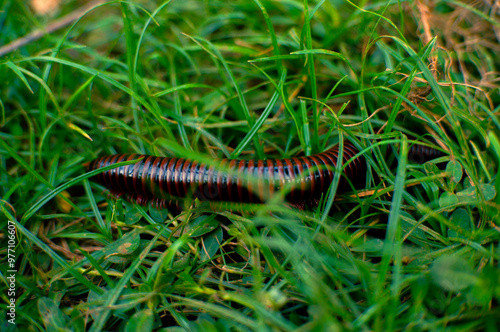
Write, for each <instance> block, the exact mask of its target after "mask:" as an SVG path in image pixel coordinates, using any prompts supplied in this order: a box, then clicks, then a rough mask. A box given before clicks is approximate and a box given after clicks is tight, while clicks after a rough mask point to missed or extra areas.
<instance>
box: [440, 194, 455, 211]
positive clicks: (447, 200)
mask: <svg viewBox="0 0 500 332" xmlns="http://www.w3.org/2000/svg"><path fill="white" fill-rule="evenodd" d="M457 203H458V198H457V195H455V194H452V193H449V192H447V191H446V192H444V193H443V194H442V195H441V197H439V206H440V207H442V208H445V207H448V206H452V205H455V204H457Z"/></svg>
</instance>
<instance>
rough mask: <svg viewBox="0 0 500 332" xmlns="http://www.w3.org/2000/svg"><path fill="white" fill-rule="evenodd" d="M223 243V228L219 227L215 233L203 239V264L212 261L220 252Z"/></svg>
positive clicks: (201, 257)
mask: <svg viewBox="0 0 500 332" xmlns="http://www.w3.org/2000/svg"><path fill="white" fill-rule="evenodd" d="M221 243H222V228H221V227H218V228H217V229H215V230H214V231H213V232H211V233H209V234H207V235H206V236H205V237H203V242H202V247H201V256H200V260H201V261H202V262H204V261H206V260H209V259H212V257H213V256H214V255H215V253H216V252H217V251H218V250H219V248H220V246H221Z"/></svg>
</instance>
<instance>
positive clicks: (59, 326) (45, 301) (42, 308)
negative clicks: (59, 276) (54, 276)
mask: <svg viewBox="0 0 500 332" xmlns="http://www.w3.org/2000/svg"><path fill="white" fill-rule="evenodd" d="M37 305H38V311H39V312H40V317H41V318H42V320H43V323H44V325H45V328H46V329H47V331H71V329H70V328H69V322H70V319H69V317H68V316H67V315H65V314H64V313H63V312H62V311H61V309H59V307H58V306H57V305H56V303H55V302H54V300H52V299H50V298H48V297H42V298H40V299H39V300H38V302H37Z"/></svg>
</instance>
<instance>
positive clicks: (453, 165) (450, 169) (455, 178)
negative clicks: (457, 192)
mask: <svg viewBox="0 0 500 332" xmlns="http://www.w3.org/2000/svg"><path fill="white" fill-rule="evenodd" d="M446 174H448V178H449V179H450V181H451V182H452V183H454V184H455V185H456V184H457V183H459V182H460V180H461V179H462V174H463V170H462V165H460V163H459V162H458V161H456V160H450V161H449V162H448V164H446ZM455 185H453V187H455Z"/></svg>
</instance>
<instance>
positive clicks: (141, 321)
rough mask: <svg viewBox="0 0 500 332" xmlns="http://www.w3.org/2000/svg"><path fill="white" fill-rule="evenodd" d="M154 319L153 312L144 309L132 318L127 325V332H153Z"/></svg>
mask: <svg viewBox="0 0 500 332" xmlns="http://www.w3.org/2000/svg"><path fill="white" fill-rule="evenodd" d="M153 318H154V317H153V311H151V309H142V310H140V311H138V312H136V313H135V314H133V315H132V317H130V319H129V320H128V322H127V324H126V325H125V331H126V332H134V331H141V332H142V331H145V332H147V331H152V330H153V322H154V319H153Z"/></svg>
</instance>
